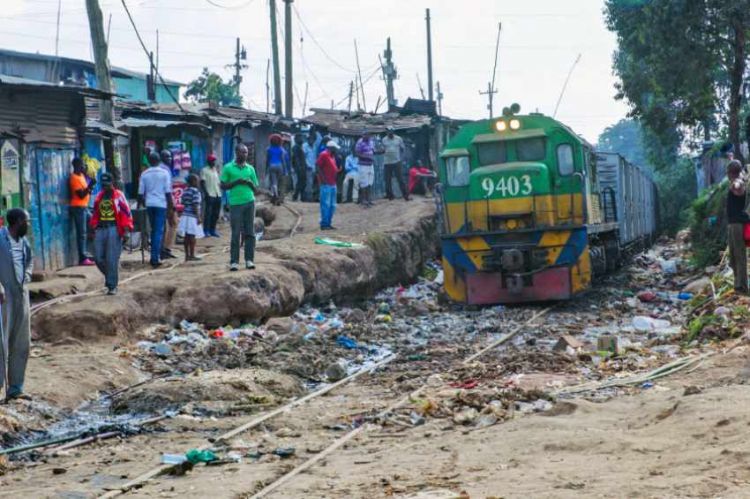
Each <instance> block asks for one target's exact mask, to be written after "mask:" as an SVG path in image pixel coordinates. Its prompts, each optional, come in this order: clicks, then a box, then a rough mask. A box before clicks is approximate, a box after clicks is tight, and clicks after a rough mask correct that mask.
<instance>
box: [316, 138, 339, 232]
mask: <svg viewBox="0 0 750 499" xmlns="http://www.w3.org/2000/svg"><path fill="white" fill-rule="evenodd" d="M338 150H339V145H338V144H337V143H336V141H335V140H329V141H328V143H327V144H326V150H325V151H323V152H322V153H320V155H319V156H318V160H317V161H316V162H315V166H316V167H317V169H318V183H319V184H320V230H336V229H335V227H333V226H332V225H331V223H332V221H333V214H334V213H335V212H336V179H337V177H338V174H339V172H340V171H341V168H339V166H338V164H337V163H336V152H337V151H338Z"/></svg>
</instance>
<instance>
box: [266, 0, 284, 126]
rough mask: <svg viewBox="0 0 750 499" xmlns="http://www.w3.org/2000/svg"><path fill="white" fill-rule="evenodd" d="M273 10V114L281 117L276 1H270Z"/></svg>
mask: <svg viewBox="0 0 750 499" xmlns="http://www.w3.org/2000/svg"><path fill="white" fill-rule="evenodd" d="M268 4H269V6H270V9H271V57H272V58H273V112H274V113H275V114H277V115H279V116H281V114H282V112H281V73H280V72H279V39H278V36H277V32H276V0H269V1H268Z"/></svg>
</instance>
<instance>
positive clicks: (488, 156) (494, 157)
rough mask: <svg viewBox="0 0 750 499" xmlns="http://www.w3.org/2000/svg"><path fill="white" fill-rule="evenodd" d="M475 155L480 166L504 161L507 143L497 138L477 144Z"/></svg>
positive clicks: (506, 158)
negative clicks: (493, 140)
mask: <svg viewBox="0 0 750 499" xmlns="http://www.w3.org/2000/svg"><path fill="white" fill-rule="evenodd" d="M477 156H478V158H479V165H480V166H488V165H497V164H499V163H505V162H507V161H508V148H507V143H505V142H503V141H499V140H498V141H495V142H484V143H481V144H477Z"/></svg>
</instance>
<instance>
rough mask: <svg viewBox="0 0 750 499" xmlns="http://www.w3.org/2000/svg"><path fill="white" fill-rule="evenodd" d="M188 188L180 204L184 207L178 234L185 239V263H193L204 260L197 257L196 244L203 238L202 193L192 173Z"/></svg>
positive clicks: (196, 178) (189, 176)
mask: <svg viewBox="0 0 750 499" xmlns="http://www.w3.org/2000/svg"><path fill="white" fill-rule="evenodd" d="M187 183H188V188H187V189H185V191H184V192H183V193H182V198H180V202H181V203H182V206H183V207H184V209H183V211H182V217H180V225H178V226H177V234H179V235H180V236H181V237H182V238H183V243H184V245H185V261H186V262H193V261H198V260H202V258H200V257H198V256H195V243H196V240H197V239H202V238H203V228H202V227H201V225H202V224H203V221H202V220H201V204H202V200H201V191H200V190H199V189H198V175H196V174H194V173H191V174H190V175H188V178H187Z"/></svg>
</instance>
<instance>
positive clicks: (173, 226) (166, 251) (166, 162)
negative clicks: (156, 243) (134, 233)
mask: <svg viewBox="0 0 750 499" xmlns="http://www.w3.org/2000/svg"><path fill="white" fill-rule="evenodd" d="M159 166H160V167H161V168H162V169H163V170H164V171H165V172H167V175H169V189H170V192H171V190H172V151H170V150H169V149H164V150H163V151H162V152H161V164H160V165H159ZM173 202H174V201H173ZM179 218H180V217H179V215H178V214H177V210H168V211H167V220H166V223H165V224H164V237H163V238H162V240H161V257H162V258H163V259H164V258H177V257H176V256H174V254H173V253H172V246H174V243H175V241H176V240H177V223H178V222H179V221H180V220H179Z"/></svg>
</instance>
